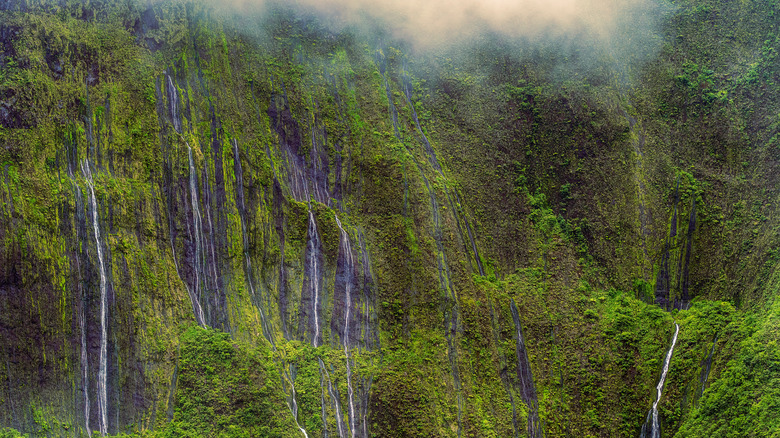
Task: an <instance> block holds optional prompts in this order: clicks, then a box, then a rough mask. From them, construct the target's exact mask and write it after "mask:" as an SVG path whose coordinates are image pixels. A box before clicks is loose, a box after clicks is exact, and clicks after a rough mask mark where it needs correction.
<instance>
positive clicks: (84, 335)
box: [79, 310, 92, 438]
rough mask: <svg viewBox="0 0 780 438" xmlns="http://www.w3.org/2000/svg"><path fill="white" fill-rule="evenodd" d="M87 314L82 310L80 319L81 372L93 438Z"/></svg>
mask: <svg viewBox="0 0 780 438" xmlns="http://www.w3.org/2000/svg"><path fill="white" fill-rule="evenodd" d="M85 313H86V312H85V311H84V310H82V312H81V315H80V317H79V325H80V327H81V372H82V379H83V383H82V384H83V386H84V428H85V429H87V437H89V438H92V430H91V429H90V428H89V373H88V370H89V361H88V360H87V332H86V325H87V324H86V319H87V316H86V314H85Z"/></svg>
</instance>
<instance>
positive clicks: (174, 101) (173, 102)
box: [165, 74, 181, 134]
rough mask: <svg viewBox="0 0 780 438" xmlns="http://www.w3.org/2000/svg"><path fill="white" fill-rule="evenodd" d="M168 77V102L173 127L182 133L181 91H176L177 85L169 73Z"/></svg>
mask: <svg viewBox="0 0 780 438" xmlns="http://www.w3.org/2000/svg"><path fill="white" fill-rule="evenodd" d="M165 77H166V78H168V84H167V85H168V104H169V106H170V110H171V120H172V121H173V129H175V130H176V132H178V133H179V134H181V118H180V117H179V93H178V92H177V91H176V86H175V85H174V84H173V79H171V77H170V76H169V75H167V74H166V75H165Z"/></svg>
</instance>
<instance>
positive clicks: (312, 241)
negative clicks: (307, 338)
mask: <svg viewBox="0 0 780 438" xmlns="http://www.w3.org/2000/svg"><path fill="white" fill-rule="evenodd" d="M318 238H319V235H318V234H317V222H315V221H314V213H312V211H311V205H309V246H310V250H309V268H310V269H311V273H310V274H309V285H310V286H311V290H312V292H313V293H314V301H313V302H312V308H313V311H314V339H313V340H312V344H313V345H314V347H315V348H316V347H318V346H319V340H320V315H319V306H320V281H319V279H320V275H319V266H318V263H317V241H318Z"/></svg>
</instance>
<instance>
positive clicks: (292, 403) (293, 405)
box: [282, 365, 309, 438]
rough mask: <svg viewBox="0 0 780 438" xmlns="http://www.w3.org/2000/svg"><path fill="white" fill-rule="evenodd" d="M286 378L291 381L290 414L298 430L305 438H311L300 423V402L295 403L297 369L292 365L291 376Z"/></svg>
mask: <svg viewBox="0 0 780 438" xmlns="http://www.w3.org/2000/svg"><path fill="white" fill-rule="evenodd" d="M285 374H286V373H285ZM286 377H287V378H288V380H289V381H290V400H289V401H288V402H287V406H288V407H289V408H290V412H291V413H292V416H293V420H295V425H296V426H298V430H300V431H301V433H302V434H303V436H304V438H309V434H308V433H306V429H304V428H303V427H302V426H301V424H300V423H298V402H296V401H295V383H294V382H293V381H294V380H295V368H294V367H293V366H292V365H290V374H289V375H287V376H286ZM282 383H284V382H282Z"/></svg>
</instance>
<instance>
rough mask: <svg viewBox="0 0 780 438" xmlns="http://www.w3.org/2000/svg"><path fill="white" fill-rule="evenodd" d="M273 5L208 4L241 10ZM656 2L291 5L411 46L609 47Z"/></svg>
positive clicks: (648, 21)
mask: <svg viewBox="0 0 780 438" xmlns="http://www.w3.org/2000/svg"><path fill="white" fill-rule="evenodd" d="M272 1H274V0H226V1H218V0H213V2H214V4H215V5H217V6H218V7H219V6H222V7H229V8H231V9H238V10H242V9H244V10H246V9H247V8H253V7H258V6H261V7H262V6H267V5H268V4H270V3H271V2H272ZM659 1H660V0H383V1H377V0H293V1H292V2H289V1H288V2H284V4H285V5H286V6H292V7H295V8H297V9H299V10H302V11H306V12H314V13H316V14H318V15H320V16H322V17H323V18H325V19H326V20H327V21H329V22H330V23H332V24H334V25H337V26H363V25H364V24H365V23H367V22H381V23H382V24H383V25H384V26H385V27H386V29H387V30H388V31H389V32H391V34H392V35H393V36H394V37H396V38H401V39H405V40H408V41H410V42H412V43H414V44H415V45H416V46H418V47H421V48H425V47H435V46H437V45H440V44H445V43H453V42H462V41H463V40H464V39H468V38H470V37H472V36H474V35H476V34H478V33H480V32H483V31H488V32H497V33H500V34H503V35H506V36H508V37H521V38H530V39H533V38H539V37H550V36H552V37H559V36H562V37H566V36H574V37H578V38H579V37H584V38H587V39H588V40H591V41H593V40H601V41H612V40H614V39H615V38H631V37H632V35H626V34H625V32H627V31H629V32H631V33H632V34H633V36H634V37H639V38H641V37H642V36H643V35H642V34H646V33H647V32H648V31H649V30H650V27H652V23H654V21H655V16H657V15H658V11H659V10H660V6H659Z"/></svg>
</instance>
